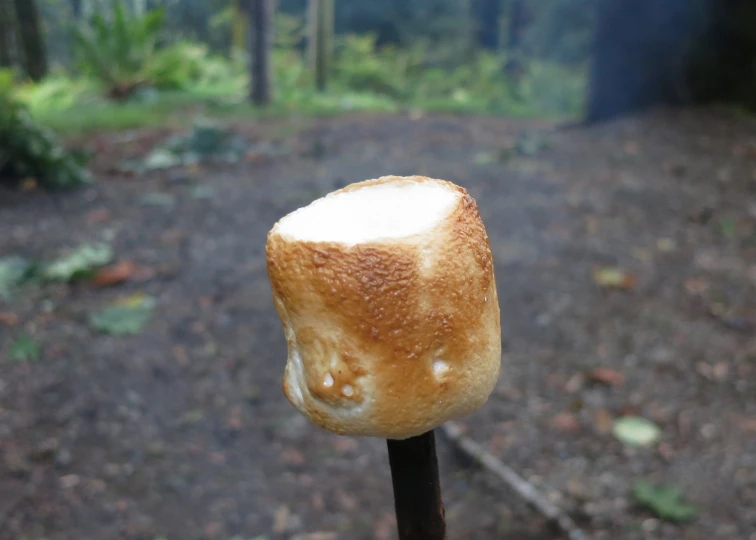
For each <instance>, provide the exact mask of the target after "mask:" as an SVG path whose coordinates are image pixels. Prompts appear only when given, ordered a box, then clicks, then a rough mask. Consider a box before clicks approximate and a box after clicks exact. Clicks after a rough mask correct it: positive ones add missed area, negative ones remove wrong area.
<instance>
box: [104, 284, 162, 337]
mask: <svg viewBox="0 0 756 540" xmlns="http://www.w3.org/2000/svg"><path fill="white" fill-rule="evenodd" d="M155 303H156V302H155V299H154V298H152V297H151V296H145V295H142V294H136V295H133V296H130V297H126V298H123V299H121V300H119V301H117V302H115V303H114V304H113V305H111V306H109V307H107V308H105V309H104V310H102V311H101V312H99V313H96V314H94V315H92V316H91V317H90V323H91V324H92V326H93V327H94V328H95V330H97V331H98V332H102V333H104V334H110V335H113V336H127V335H133V334H138V333H139V332H140V331H141V330H142V328H143V327H144V325H145V324H147V323H148V322H149V320H150V318H151V317H152V310H153V309H154V307H155Z"/></svg>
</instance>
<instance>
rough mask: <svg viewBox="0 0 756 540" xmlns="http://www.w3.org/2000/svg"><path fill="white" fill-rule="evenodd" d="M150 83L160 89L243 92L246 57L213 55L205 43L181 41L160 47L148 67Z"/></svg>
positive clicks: (226, 92) (201, 92) (205, 92)
mask: <svg viewBox="0 0 756 540" xmlns="http://www.w3.org/2000/svg"><path fill="white" fill-rule="evenodd" d="M145 71H146V75H147V77H146V78H147V80H148V81H149V84H150V85H152V86H154V87H155V88H157V89H159V90H182V91H187V92H192V93H195V94H199V95H207V94H243V93H244V89H245V87H246V84H247V81H246V77H247V72H246V64H245V58H244V57H241V58H231V59H228V58H224V57H221V56H219V55H214V54H211V53H210V51H209V50H208V47H207V46H206V45H204V44H199V43H193V42H191V41H179V42H177V43H174V44H172V45H169V46H167V47H165V48H162V49H159V50H158V51H157V52H156V53H155V55H154V56H153V57H152V59H151V61H150V63H149V65H148V66H147V67H146V70H145Z"/></svg>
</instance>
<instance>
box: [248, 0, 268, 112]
mask: <svg viewBox="0 0 756 540" xmlns="http://www.w3.org/2000/svg"><path fill="white" fill-rule="evenodd" d="M273 1H274V0H248V2H249V3H248V13H249V19H250V25H249V27H250V32H249V34H250V37H249V43H250V51H249V53H250V78H251V91H250V98H251V100H252V102H253V103H254V104H255V105H258V106H266V105H269V104H270V102H271V101H272V99H273V61H272V60H273V59H272V54H273V16H274V14H273V11H274V9H273Z"/></svg>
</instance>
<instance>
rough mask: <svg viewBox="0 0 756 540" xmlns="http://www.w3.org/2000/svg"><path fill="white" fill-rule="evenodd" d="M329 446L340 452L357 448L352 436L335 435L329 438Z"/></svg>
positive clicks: (344, 452) (343, 452)
mask: <svg viewBox="0 0 756 540" xmlns="http://www.w3.org/2000/svg"><path fill="white" fill-rule="evenodd" d="M331 446H333V448H334V450H336V451H337V452H338V453H340V454H346V453H347V452H353V451H355V450H357V446H358V445H357V441H356V440H355V439H354V438H352V437H341V436H336V437H334V438H333V439H332V440H331Z"/></svg>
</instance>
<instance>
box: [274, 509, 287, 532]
mask: <svg viewBox="0 0 756 540" xmlns="http://www.w3.org/2000/svg"><path fill="white" fill-rule="evenodd" d="M289 515H291V512H290V511H289V507H288V506H286V505H285V504H282V505H281V506H279V507H278V509H277V510H276V513H275V515H274V516H273V532H274V533H276V534H281V533H283V532H284V531H285V530H286V527H287V525H288V523H289Z"/></svg>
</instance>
